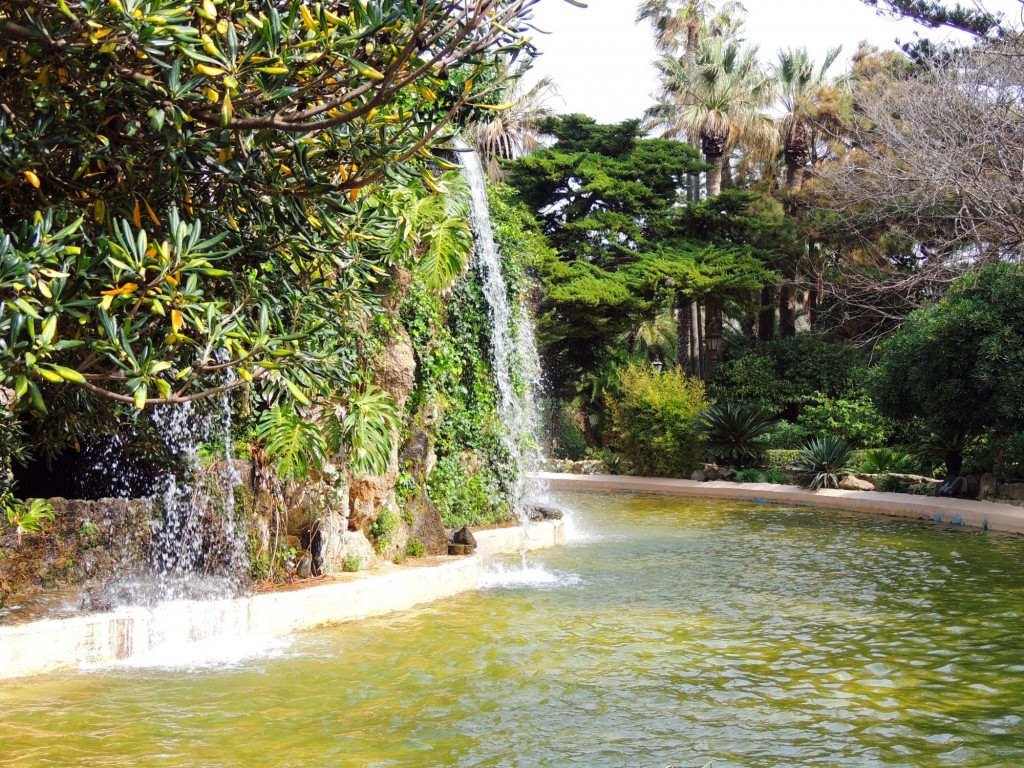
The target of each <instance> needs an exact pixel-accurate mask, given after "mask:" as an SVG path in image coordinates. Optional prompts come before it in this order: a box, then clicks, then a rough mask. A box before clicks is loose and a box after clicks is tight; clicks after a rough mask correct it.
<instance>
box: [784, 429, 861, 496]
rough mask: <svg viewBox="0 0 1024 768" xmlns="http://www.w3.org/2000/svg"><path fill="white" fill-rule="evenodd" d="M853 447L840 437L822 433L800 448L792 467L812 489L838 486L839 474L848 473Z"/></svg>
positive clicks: (850, 470)
mask: <svg viewBox="0 0 1024 768" xmlns="http://www.w3.org/2000/svg"><path fill="white" fill-rule="evenodd" d="M852 453H853V449H852V448H851V447H850V444H849V443H847V442H846V441H845V440H843V439H842V438H841V437H836V436H835V435H823V436H821V437H815V438H812V439H811V440H809V441H808V442H807V444H806V445H805V446H804V447H803V448H801V449H800V452H799V454H798V456H797V460H796V462H795V463H794V468H795V469H796V470H797V471H798V472H800V473H801V475H802V479H803V481H804V483H805V484H806V485H807V487H808V488H810V489H811V490H812V491H816V490H818V489H819V488H838V487H839V476H840V475H844V474H849V473H850V472H852V471H853V470H852V469H851V467H850V459H851V457H852Z"/></svg>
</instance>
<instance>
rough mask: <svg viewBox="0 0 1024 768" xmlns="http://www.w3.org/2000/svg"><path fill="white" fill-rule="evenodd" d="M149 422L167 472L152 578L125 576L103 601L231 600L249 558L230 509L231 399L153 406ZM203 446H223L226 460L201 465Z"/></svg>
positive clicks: (154, 526) (161, 483)
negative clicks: (156, 438)
mask: <svg viewBox="0 0 1024 768" xmlns="http://www.w3.org/2000/svg"><path fill="white" fill-rule="evenodd" d="M151 419H152V423H153V425H154V426H155V427H156V430H157V433H158V435H159V439H160V442H161V448H162V453H163V455H164V456H165V457H166V458H167V459H168V460H169V461H170V463H171V464H172V468H171V469H168V470H166V471H165V472H164V473H163V475H162V476H161V477H160V478H159V479H158V481H157V485H158V492H157V499H158V504H159V506H160V515H159V517H157V518H156V519H154V520H153V521H152V522H151V533H152V539H151V545H150V556H149V573H148V574H126V575H124V576H122V578H120V579H119V580H118V581H117V582H116V583H114V584H111V585H109V586H108V588H107V590H106V594H105V595H104V597H103V600H104V601H107V602H109V603H112V604H114V605H146V604H150V605H151V604H154V603H157V602H163V601H168V600H178V599H213V598H221V597H230V596H234V595H235V594H237V593H238V592H239V587H240V586H241V583H242V577H243V574H244V573H245V565H246V553H245V528H244V525H243V524H240V522H239V521H237V520H236V517H235V510H234V507H235V496H234V488H235V486H236V485H238V484H239V482H240V479H241V478H240V476H239V474H238V471H237V469H236V468H235V465H234V463H233V462H232V460H231V454H230V446H231V439H230V428H231V408H230V402H229V401H228V396H227V395H226V394H225V395H222V396H221V397H220V398H219V399H218V400H217V401H213V402H207V403H204V404H202V405H199V404H194V403H185V404H181V405H166V406H158V407H156V408H155V409H154V410H153V412H152V415H151ZM204 443H207V444H210V443H220V444H221V445H223V447H224V456H223V458H222V459H221V457H216V459H214V460H213V461H212V463H209V462H208V466H205V467H204V466H203V464H204V461H203V457H202V456H201V446H202V445H203V444H204ZM211 458H212V457H211Z"/></svg>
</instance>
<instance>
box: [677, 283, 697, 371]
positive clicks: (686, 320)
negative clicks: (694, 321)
mask: <svg viewBox="0 0 1024 768" xmlns="http://www.w3.org/2000/svg"><path fill="white" fill-rule="evenodd" d="M692 303H693V302H690V301H687V300H686V299H685V298H684V297H683V294H682V293H678V294H676V365H678V366H679V367H680V368H682V369H683V370H684V371H690V372H692V371H693V363H692V360H691V359H690V314H691V312H690V304H692Z"/></svg>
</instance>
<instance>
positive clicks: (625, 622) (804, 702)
mask: <svg viewBox="0 0 1024 768" xmlns="http://www.w3.org/2000/svg"><path fill="white" fill-rule="evenodd" d="M561 500H562V501H563V503H565V504H567V505H569V506H571V507H573V508H575V509H577V510H579V511H580V512H581V520H582V522H583V524H584V526H585V532H586V533H587V534H588V535H587V536H586V537H585V538H581V539H579V540H577V541H576V542H573V543H570V544H569V545H568V546H566V547H563V548H559V549H555V550H549V551H547V552H544V553H543V554H538V555H537V558H538V559H539V560H540V561H541V562H542V563H543V564H544V566H545V569H546V571H547V573H548V574H549V576H548V577H546V578H544V579H543V580H535V582H534V583H526V582H525V580H524V581H523V582H522V583H518V584H505V585H504V586H499V585H494V586H491V588H488V589H481V590H478V591H475V592H471V593H466V594H464V595H461V596H458V597H456V598H453V599H451V600H449V601H446V602H445V603H438V604H433V605H429V606H425V607H422V608H418V609H415V610H412V611H409V612H406V613H403V614H398V615H393V616H389V617H385V618H380V619H372V620H368V621H365V622H360V623H358V624H349V625H343V626H338V627H328V628H322V629H318V630H315V631H310V632H308V633H304V634H302V635H300V636H297V637H294V638H293V640H292V643H291V645H289V646H287V647H273V648H269V649H268V650H267V652H266V653H264V654H263V655H261V656H258V657H256V658H249V659H245V658H243V656H244V654H240V655H239V658H237V659H235V660H233V661H231V663H229V664H227V665H220V666H214V667H209V666H202V665H197V664H196V663H195V660H194V659H191V660H189V659H185V660H182V664H183V665H182V666H175V665H174V664H173V663H171V662H168V663H167V664H166V668H155V669H154V668H148V669H145V670H140V669H137V668H113V669H105V670H98V671H93V672H88V673H84V674H79V675H71V676H68V675H60V676H56V675H55V676H44V677H41V678H36V679H32V680H25V681H12V682H8V683H0V711H2V712H3V713H4V715H3V717H2V718H0V745H2V748H0V766H4V768H48V767H50V766H53V767H54V768H56V767H57V766H59V767H60V768H100V767H101V766H102V768H119V767H121V766H124V767H125V768H127V767H128V766H133V767H134V766H142V765H145V766H159V767H160V768H186V767H187V768H191V767H192V766H203V767H204V768H238V767H239V766H246V768H292V767H293V766H294V767H295V768H298V766H308V765H310V764H315V765H318V766H325V768H423V766H457V767H459V768H462V767H465V768H469V766H476V767H477V768H480V767H487V768H539V767H540V766H559V767H562V766H581V768H621V767H622V766H637V767H638V768H665V766H677V767H678V768H684V767H689V766H693V767H694V768H700V767H701V766H711V768H780V766H829V767H833V766H834V767H835V768H839V767H840V766H841V767H842V768H878V767H879V766H886V767H887V768H935V766H957V768H1019V766H1021V765H1024V685H1022V684H1021V683H1022V680H1024V661H1022V659H1021V655H1020V650H1019V649H1020V638H1021V637H1022V636H1024V612H1022V610H1021V606H1024V538H1022V537H1017V536H1008V535H999V534H991V533H988V534H985V533H979V532H971V531H965V530H962V529H950V528H946V527H942V526H936V525H933V524H930V523H926V522H921V521H914V520H900V519H894V518H887V517H883V516H871V515H862V514H860V515H858V514H852V513H844V512H829V511H826V510H813V509H806V508H794V509H787V508H780V507H775V506H770V505H756V504H750V503H739V502H726V501H719V502H711V501H701V500H682V499H673V498H667V497H657V496H639V497H638V496H632V495H586V494H574V495H566V496H563V497H561Z"/></svg>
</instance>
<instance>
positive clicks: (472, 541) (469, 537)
mask: <svg viewBox="0 0 1024 768" xmlns="http://www.w3.org/2000/svg"><path fill="white" fill-rule="evenodd" d="M452 543H453V544H464V545H465V546H467V547H472V548H473V549H476V536H474V535H473V532H472V531H471V530H469V526H468V525H464V526H462V527H461V528H459V530H457V531H456V532H455V533H453V534H452Z"/></svg>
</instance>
